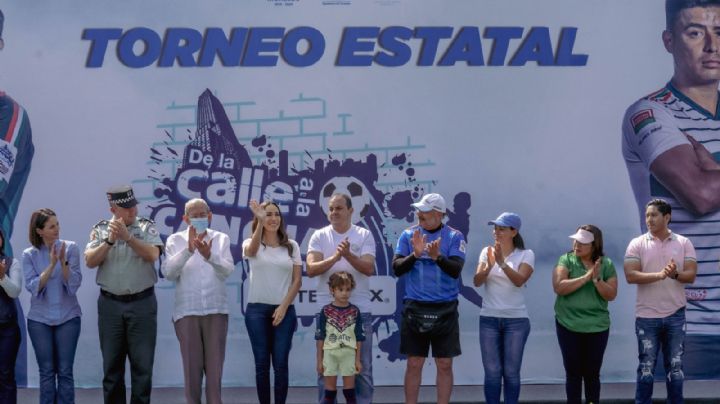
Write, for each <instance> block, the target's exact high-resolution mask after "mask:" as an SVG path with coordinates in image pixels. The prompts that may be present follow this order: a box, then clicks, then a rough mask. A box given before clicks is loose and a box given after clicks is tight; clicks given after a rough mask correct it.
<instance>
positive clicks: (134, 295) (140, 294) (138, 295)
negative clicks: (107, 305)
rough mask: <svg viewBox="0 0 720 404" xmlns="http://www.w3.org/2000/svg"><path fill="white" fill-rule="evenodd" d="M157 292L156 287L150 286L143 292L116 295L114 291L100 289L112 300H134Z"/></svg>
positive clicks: (102, 293)
mask: <svg viewBox="0 0 720 404" xmlns="http://www.w3.org/2000/svg"><path fill="white" fill-rule="evenodd" d="M154 293H155V287H154V286H150V287H149V288H147V289H145V290H143V291H142V292H137V293H132V294H129V295H116V294H113V293H110V292H108V291H107V290H104V289H100V294H101V295H103V296H105V297H107V298H110V299H112V300H117V301H118V302H125V303H127V302H134V301H136V300H140V299H144V298H146V297H149V296H152V295H153V294H154Z"/></svg>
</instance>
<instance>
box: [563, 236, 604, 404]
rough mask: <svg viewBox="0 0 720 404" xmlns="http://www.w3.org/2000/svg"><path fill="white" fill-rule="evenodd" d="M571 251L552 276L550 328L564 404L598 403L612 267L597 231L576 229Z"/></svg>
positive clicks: (572, 237) (565, 255)
mask: <svg viewBox="0 0 720 404" xmlns="http://www.w3.org/2000/svg"><path fill="white" fill-rule="evenodd" d="M570 238H571V239H573V249H572V251H570V252H568V253H566V254H563V255H562V256H561V257H560V259H559V260H558V263H557V265H556V266H555V271H554V272H553V289H554V290H555V293H557V299H556V300H555V320H556V321H555V325H556V329H557V336H558V343H559V344H560V350H561V351H562V356H563V365H565V392H566V394H567V402H568V403H578V404H579V403H581V402H582V399H581V396H582V388H583V383H584V385H585V401H586V402H587V403H598V402H599V401H600V367H601V366H602V360H603V355H604V354H605V347H606V346H607V341H608V335H609V331H610V313H609V312H608V302H609V301H611V300H613V299H615V296H617V275H616V273H615V266H614V265H613V263H612V261H610V259H609V258H607V257H604V256H603V255H604V253H603V241H602V232H601V231H600V229H598V228H597V227H596V226H593V225H591V224H588V225H584V226H580V227H579V228H578V230H577V232H576V233H575V234H573V235H572V236H570Z"/></svg>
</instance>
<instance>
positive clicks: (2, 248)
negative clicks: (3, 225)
mask: <svg viewBox="0 0 720 404" xmlns="http://www.w3.org/2000/svg"><path fill="white" fill-rule="evenodd" d="M0 239H2V245H1V246H0V257H5V256H6V255H5V244H6V242H5V241H6V240H5V233H3V231H2V229H0Z"/></svg>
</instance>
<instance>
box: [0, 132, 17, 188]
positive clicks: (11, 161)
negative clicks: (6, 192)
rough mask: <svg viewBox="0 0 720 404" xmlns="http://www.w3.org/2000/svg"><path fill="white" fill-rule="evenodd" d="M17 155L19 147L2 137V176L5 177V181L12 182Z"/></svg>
mask: <svg viewBox="0 0 720 404" xmlns="http://www.w3.org/2000/svg"><path fill="white" fill-rule="evenodd" d="M16 157H17V148H16V147H15V145H13V144H11V143H8V142H6V141H5V140H3V139H0V178H2V179H4V180H5V182H10V177H11V176H12V173H13V167H15V158H16Z"/></svg>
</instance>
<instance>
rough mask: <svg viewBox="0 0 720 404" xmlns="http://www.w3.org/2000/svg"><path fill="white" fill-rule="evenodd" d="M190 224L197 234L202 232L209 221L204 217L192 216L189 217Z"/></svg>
mask: <svg viewBox="0 0 720 404" xmlns="http://www.w3.org/2000/svg"><path fill="white" fill-rule="evenodd" d="M190 225H191V226H192V227H194V228H195V231H196V232H197V234H202V233H205V231H206V230H207V229H208V227H210V222H209V221H208V218H206V217H192V218H190Z"/></svg>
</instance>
